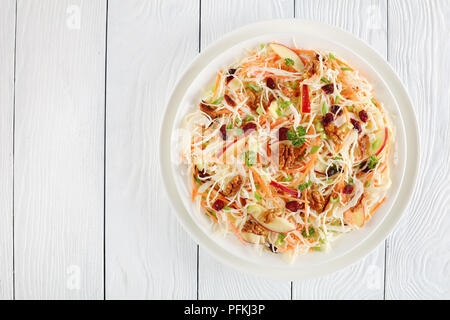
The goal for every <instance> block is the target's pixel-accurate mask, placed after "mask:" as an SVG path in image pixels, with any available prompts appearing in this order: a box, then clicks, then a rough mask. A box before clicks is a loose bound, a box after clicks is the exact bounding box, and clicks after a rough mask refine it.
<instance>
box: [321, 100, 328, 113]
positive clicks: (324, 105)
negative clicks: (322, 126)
mask: <svg viewBox="0 0 450 320" xmlns="http://www.w3.org/2000/svg"><path fill="white" fill-rule="evenodd" d="M327 111H328V107H327V104H326V102H325V101H324V102H323V104H322V114H323V115H326V114H327Z"/></svg>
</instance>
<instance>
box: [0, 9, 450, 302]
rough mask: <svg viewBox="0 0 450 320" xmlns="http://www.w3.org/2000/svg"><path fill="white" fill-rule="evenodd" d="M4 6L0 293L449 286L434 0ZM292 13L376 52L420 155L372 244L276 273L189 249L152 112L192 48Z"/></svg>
mask: <svg viewBox="0 0 450 320" xmlns="http://www.w3.org/2000/svg"><path fill="white" fill-rule="evenodd" d="M15 8H16V1H15V0H2V1H1V2H0V39H1V41H0V142H1V146H2V153H0V181H1V182H0V221H1V223H0V299H12V298H17V299H24V298H30V299H41V298H61V299H81V298H87V299H102V298H106V299H132V298H136V299H155V298H163V299H181V298H184V299H196V298H199V299H232V298H243V299H291V298H293V299H324V298H329V299H342V298H346V299H357V298H363V299H383V298H386V299H399V298H449V297H450V251H449V249H448V248H449V247H450V246H449V244H450V243H449V242H450V236H449V235H448V233H447V230H448V229H449V227H450V218H449V217H448V209H446V208H447V207H448V206H447V204H449V201H448V196H447V193H448V192H449V190H448V185H449V182H450V179H449V173H448V169H449V159H450V151H449V150H450V142H449V141H450V131H449V129H448V125H447V124H448V123H449V122H450V111H449V102H450V92H449V89H448V83H449V80H450V76H449V74H450V62H449V61H450V59H449V56H450V45H449V43H450V41H449V40H450V4H449V1H446V0H434V1H420V0H414V1H408V0H380V1H377V0H364V1H358V0H339V1H331V0H319V1H314V0H296V1H294V0H270V1H266V0H264V1H263V0H251V1H248V0H246V1H239V0H228V1H219V0H188V1H181V0H133V1H121V0H109V1H107V0H89V1H88V0H84V1H81V0H72V1H69V0H40V1H26V0H18V1H17V17H16V15H15ZM294 14H295V17H296V18H306V19H314V20H319V21H323V22H326V23H330V24H333V25H337V26H339V27H341V28H343V29H345V30H347V31H349V32H351V33H352V34H355V35H357V36H358V37H360V38H362V39H364V40H366V41H367V42H368V43H369V44H370V45H372V47H374V48H375V49H376V50H377V51H378V52H380V54H382V55H383V56H387V58H388V59H389V61H390V62H391V64H392V65H393V67H394V68H395V69H396V70H397V72H398V73H399V75H400V76H401V78H402V79H404V81H405V83H406V85H407V86H408V88H409V91H410V93H411V97H412V98H413V102H414V103H415V107H416V112H417V118H418V119H419V126H420V130H421V137H422V141H421V142H422V151H421V153H422V162H421V174H420V176H419V180H418V185H417V190H416V193H415V195H414V200H413V202H412V203H411V205H410V208H409V210H408V212H407V213H406V216H405V218H404V219H403V220H402V222H401V225H400V226H399V227H398V228H397V229H396V231H395V232H394V233H393V234H392V235H391V237H390V238H389V239H388V242H387V243H388V246H387V248H386V249H385V246H384V244H383V245H381V246H380V247H379V248H378V249H377V250H375V251H374V252H373V253H372V254H370V255H369V256H368V257H366V258H365V259H363V260H362V261H360V262H358V263H356V264H355V265H353V266H351V267H349V268H347V269H345V270H342V271H340V272H338V273H336V274H332V275H329V276H326V277H322V278H319V279H315V280H309V281H295V282H292V283H291V282H277V281H267V280H262V279H259V278H256V277H251V276H248V275H243V274H240V273H238V272H236V271H234V270H232V269H230V268H228V267H226V266H224V265H222V264H220V263H219V262H217V261H216V260H214V259H213V258H211V257H210V256H209V255H208V254H207V253H206V252H204V250H202V249H201V248H200V249H197V245H196V244H195V243H194V242H193V241H192V240H191V239H190V238H189V236H188V235H187V234H186V233H185V232H184V231H183V230H182V228H181V227H180V225H179V224H178V223H177V222H176V219H175V217H174V215H173V214H172V213H171V212H170V208H169V205H168V199H167V197H166V195H165V194H164V192H163V190H162V182H161V177H160V176H159V172H158V157H157V150H158V148H157V147H158V137H159V125H160V124H159V122H160V120H161V113H162V112H161V110H162V109H163V108H164V107H165V102H166V100H167V98H168V95H169V94H170V91H171V89H172V87H173V83H174V82H175V81H176V80H177V78H178V77H179V76H180V75H181V74H182V71H183V69H184V68H185V67H186V66H187V65H188V64H189V62H190V61H191V60H192V59H193V58H194V57H195V56H196V54H197V53H198V50H199V49H200V48H205V47H206V46H207V45H208V44H210V43H211V42H212V41H214V40H216V39H218V38H219V37H220V36H222V35H223V34H225V33H226V32H228V31H231V30H233V29H235V28H237V27H239V26H241V25H245V24H247V23H252V22H256V21H261V20H267V19H273V18H292V17H294ZM77 17H79V20H77ZM16 18H17V36H15V23H16ZM78 22H79V27H78ZM15 43H16V44H17V45H16V50H14V44H15ZM14 60H16V63H14ZM105 68H106V69H105ZM14 70H15V75H16V83H15V86H14ZM105 82H106V87H105ZM14 92H15V95H14ZM105 98H106V102H105ZM14 100H15V103H14ZM105 107H106V109H105ZM14 110H15V118H14V119H13V114H14ZM105 110H106V112H105ZM13 141H15V143H14V150H15V154H14V158H13V154H12V152H13ZM104 151H105V152H106V154H105V157H104ZM105 164H106V165H105ZM13 167H14V170H13ZM13 185H14V188H13ZM436 190H439V192H436ZM13 191H14V207H13ZM104 201H105V202H104ZM104 206H105V207H104ZM13 214H14V220H13ZM104 217H105V220H104ZM13 221H14V223H13ZM13 230H14V233H15V234H14V242H13ZM104 239H105V242H104ZM13 248H14V250H13ZM385 256H386V263H385ZM13 262H14V265H13ZM13 269H15V279H14V277H13V274H14V273H13ZM78 275H79V283H78V282H77V280H78V278H77V276H78ZM104 279H105V282H104ZM14 280H15V281H14ZM14 292H15V295H14Z"/></svg>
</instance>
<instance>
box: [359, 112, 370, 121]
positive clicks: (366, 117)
mask: <svg viewBox="0 0 450 320" xmlns="http://www.w3.org/2000/svg"><path fill="white" fill-rule="evenodd" d="M358 115H359V118H360V119H361V121H362V122H367V120H369V115H368V114H367V112H366V110H361V111H360V112H359V113H358Z"/></svg>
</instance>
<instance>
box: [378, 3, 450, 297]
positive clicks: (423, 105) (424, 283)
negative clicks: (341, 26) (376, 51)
mask: <svg viewBox="0 0 450 320" xmlns="http://www.w3.org/2000/svg"><path fill="white" fill-rule="evenodd" d="M449 57H450V2H449V1H446V0H442V1H418V0H414V1H397V0H390V1H389V60H390V62H391V64H392V65H393V67H394V68H395V70H396V71H397V72H398V74H399V75H400V77H401V78H402V79H404V82H405V84H406V86H407V87H408V89H409V93H410V95H411V98H412V101H413V103H414V105H415V111H416V116H417V119H418V123H419V130H420V137H421V163H420V169H419V170H420V171H419V172H420V174H419V178H418V182H417V186H416V190H415V194H414V195H413V200H412V202H411V203H410V206H409V210H408V211H407V212H406V213H405V217H404V218H403V219H402V220H401V223H400V225H399V227H397V228H396V229H395V231H394V232H393V234H392V235H391V236H390V238H389V242H388V243H389V246H388V249H387V265H386V298H387V299H449V298H450V233H449V232H448V230H449V229H450V215H449V213H450V210H449V205H450V197H449V193H450V187H449V186H450V127H449V123H450V90H449V81H450V59H449Z"/></svg>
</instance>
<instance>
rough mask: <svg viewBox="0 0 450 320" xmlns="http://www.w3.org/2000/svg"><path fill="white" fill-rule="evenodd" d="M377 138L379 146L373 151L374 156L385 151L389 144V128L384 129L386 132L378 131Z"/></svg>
mask: <svg viewBox="0 0 450 320" xmlns="http://www.w3.org/2000/svg"><path fill="white" fill-rule="evenodd" d="M375 137H376V140H375V141H379V142H378V146H376V148H375V150H372V151H373V154H374V155H376V156H377V155H379V154H380V153H381V151H383V149H384V147H385V146H386V144H387V140H388V137H389V131H388V128H384V130H383V129H381V130H379V131H377V132H376V133H375ZM381 141H382V142H381Z"/></svg>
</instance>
